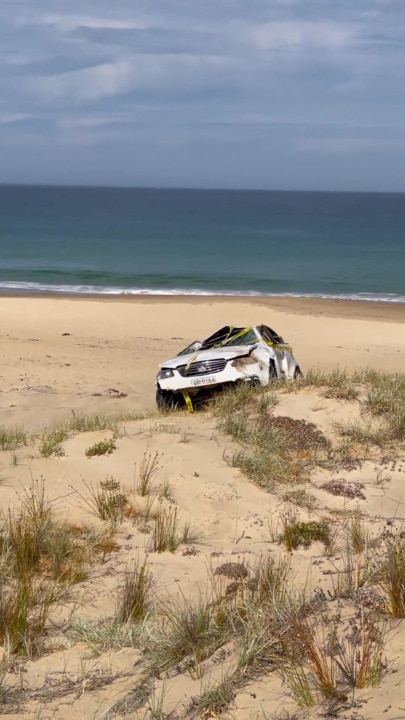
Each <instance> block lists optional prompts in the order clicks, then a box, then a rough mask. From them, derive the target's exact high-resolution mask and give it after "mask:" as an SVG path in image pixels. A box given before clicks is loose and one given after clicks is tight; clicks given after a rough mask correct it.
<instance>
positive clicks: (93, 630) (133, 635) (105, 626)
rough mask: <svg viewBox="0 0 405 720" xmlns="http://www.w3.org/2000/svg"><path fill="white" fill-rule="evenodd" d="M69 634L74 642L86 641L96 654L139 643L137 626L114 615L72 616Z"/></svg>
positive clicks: (134, 645)
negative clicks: (104, 616)
mask: <svg viewBox="0 0 405 720" xmlns="http://www.w3.org/2000/svg"><path fill="white" fill-rule="evenodd" d="M69 636H70V637H71V638H72V640H75V641H76V642H85V643H87V645H89V647H90V648H91V649H92V650H93V652H94V653H95V654H96V655H102V654H103V653H104V652H107V651H108V650H119V649H120V648H123V647H137V646H138V644H139V628H138V626H137V625H135V624H134V623H131V622H126V623H121V622H118V621H117V618H116V617H108V618H101V619H100V618H96V619H93V618H74V619H73V620H72V622H71V624H70V628H69Z"/></svg>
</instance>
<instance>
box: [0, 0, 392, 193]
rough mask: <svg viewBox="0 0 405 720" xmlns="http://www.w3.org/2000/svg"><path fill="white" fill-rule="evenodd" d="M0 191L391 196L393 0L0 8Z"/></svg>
mask: <svg viewBox="0 0 405 720" xmlns="http://www.w3.org/2000/svg"><path fill="white" fill-rule="evenodd" d="M0 182H27V183H28V182H43V183H54V182H55V183H67V184H71V183H73V184H88V183H90V184H101V185H108V184H111V185H143V186H145V185H146V186H185V187H189V186H194V187H232V188H235V187H241V188H271V189H273V188H274V189H283V188H284V189H312V188H313V189H325V190H333V189H342V190H344V189H347V190H399V191H405V0H355V2H353V0H350V1H349V0H148V1H146V0H137V2H134V0H115V2H114V0H109V1H108V2H107V0H97V1H96V0H81V1H80V2H78V0H12V1H10V2H8V1H6V0H0Z"/></svg>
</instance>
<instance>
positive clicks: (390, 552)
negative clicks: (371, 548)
mask: <svg viewBox="0 0 405 720" xmlns="http://www.w3.org/2000/svg"><path fill="white" fill-rule="evenodd" d="M371 567H372V575H371V577H372V580H373V581H374V582H376V583H377V587H378V590H379V594H380V597H382V599H383V601H384V604H385V611H386V613H387V614H389V615H391V617H394V618H403V617H405V538H404V537H403V534H402V532H399V533H396V534H395V535H389V536H388V537H386V538H385V541H384V542H383V543H382V545H381V544H380V551H379V552H378V553H377V554H374V555H373V562H372V563H371Z"/></svg>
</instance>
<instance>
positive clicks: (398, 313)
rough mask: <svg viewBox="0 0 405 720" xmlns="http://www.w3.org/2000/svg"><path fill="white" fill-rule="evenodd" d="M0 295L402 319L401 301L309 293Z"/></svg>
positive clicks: (403, 306)
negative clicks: (250, 307)
mask: <svg viewBox="0 0 405 720" xmlns="http://www.w3.org/2000/svg"><path fill="white" fill-rule="evenodd" d="M2 299H8V300H10V299H11V300H29V301H33V300H36V299H38V300H48V301H51V300H55V301H59V302H61V301H66V300H69V301H72V302H75V303H77V302H85V303H87V302H89V303H95V302H98V303H100V302H101V303H103V304H104V303H106V304H110V303H114V304H120V303H121V304H125V305H127V304H133V305H149V306H151V305H152V306H153V305H157V304H161V305H187V306H189V305H199V306H201V305H209V306H212V305H213V304H218V305H225V304H230V305H238V304H239V305H245V306H246V305H247V306H255V305H256V306H257V305H260V306H263V307H265V308H267V309H268V310H270V309H271V310H274V311H276V312H282V313H291V314H294V315H310V316H315V317H322V316H324V317H330V318H347V319H358V320H370V321H372V320H378V321H382V322H395V323H405V302H397V301H387V300H357V299H356V300H354V299H353V300H352V299H348V298H323V297H309V296H294V297H292V296H284V295H215V294H214V293H213V294H212V295H209V294H206V295H205V294H204V295H191V294H178V295H163V294H152V293H151V294H144V295H143V294H137V295H129V294H127V295H126V294H120V295H113V294H111V295H107V294H104V293H91V294H90V293H89V294H79V293H68V292H66V293H65V292H61V293H47V292H40V293H37V292H35V293H31V292H29V291H28V292H26V293H21V292H19V293H12V292H7V293H3V292H2V293H0V303H1V300H2Z"/></svg>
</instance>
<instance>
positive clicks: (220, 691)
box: [190, 676, 236, 718]
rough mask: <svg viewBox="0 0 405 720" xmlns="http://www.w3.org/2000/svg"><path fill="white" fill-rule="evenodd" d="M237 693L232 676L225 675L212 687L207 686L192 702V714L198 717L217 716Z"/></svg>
mask: <svg viewBox="0 0 405 720" xmlns="http://www.w3.org/2000/svg"><path fill="white" fill-rule="evenodd" d="M235 695H236V688H235V683H234V682H233V680H232V678H231V677H227V676H225V677H223V678H222V679H221V680H219V682H217V683H215V685H213V686H212V687H209V688H207V689H206V690H204V692H203V693H202V694H201V695H200V696H199V697H194V698H192V700H191V703H190V710H191V712H192V716H193V717H196V718H215V717H218V716H220V715H221V713H223V712H224V711H225V710H226V709H227V708H228V707H229V705H230V704H231V702H232V700H233V699H234V697H235Z"/></svg>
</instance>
